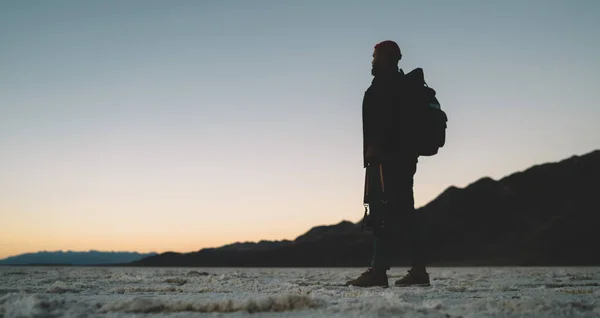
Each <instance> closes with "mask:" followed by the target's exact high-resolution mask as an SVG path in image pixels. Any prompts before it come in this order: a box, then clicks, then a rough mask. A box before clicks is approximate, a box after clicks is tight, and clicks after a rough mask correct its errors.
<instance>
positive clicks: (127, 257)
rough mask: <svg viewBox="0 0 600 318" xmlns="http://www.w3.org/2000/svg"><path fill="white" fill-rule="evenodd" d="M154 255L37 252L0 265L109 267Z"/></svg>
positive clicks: (6, 259) (13, 258)
mask: <svg viewBox="0 0 600 318" xmlns="http://www.w3.org/2000/svg"><path fill="white" fill-rule="evenodd" d="M153 255H156V253H148V254H140V253H130V252H100V251H89V252H72V251H67V252H63V251H57V252H46V251H44V252H37V253H27V254H21V255H17V256H12V257H8V258H5V259H3V260H0V265H109V264H119V263H129V262H133V261H137V260H139V259H142V258H144V257H149V256H153Z"/></svg>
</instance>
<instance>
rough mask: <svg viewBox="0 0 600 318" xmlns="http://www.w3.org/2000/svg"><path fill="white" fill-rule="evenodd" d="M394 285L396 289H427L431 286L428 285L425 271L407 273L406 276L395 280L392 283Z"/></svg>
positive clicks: (427, 276) (427, 275)
mask: <svg viewBox="0 0 600 318" xmlns="http://www.w3.org/2000/svg"><path fill="white" fill-rule="evenodd" d="M394 285H396V286H398V287H410V286H416V287H428V286H431V284H430V283H429V274H427V272H425V271H423V272H414V273H413V272H412V271H408V274H406V275H405V276H404V277H402V278H400V279H399V280H397V281H396V282H395V283H394Z"/></svg>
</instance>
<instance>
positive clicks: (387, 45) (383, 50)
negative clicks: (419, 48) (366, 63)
mask: <svg viewBox="0 0 600 318" xmlns="http://www.w3.org/2000/svg"><path fill="white" fill-rule="evenodd" d="M401 59H402V53H401V52H400V47H398V44H396V42H394V41H389V40H388V41H383V42H381V43H378V44H377V45H375V50H374V51H373V62H371V65H372V67H371V74H372V75H373V76H377V75H379V74H390V73H394V72H397V71H398V62H399V61H400V60H401Z"/></svg>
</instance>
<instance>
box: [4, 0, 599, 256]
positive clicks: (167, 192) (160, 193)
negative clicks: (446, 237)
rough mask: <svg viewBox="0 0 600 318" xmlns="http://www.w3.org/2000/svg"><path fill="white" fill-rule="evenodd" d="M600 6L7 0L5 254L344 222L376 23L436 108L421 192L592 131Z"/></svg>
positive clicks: (137, 245)
mask: <svg viewBox="0 0 600 318" xmlns="http://www.w3.org/2000/svg"><path fill="white" fill-rule="evenodd" d="M599 15H600V2H597V1H592V0H589V1H583V0H582V1H573V2H567V1H537V0H533V1H526V2H523V1H512V0H511V1H502V2H500V1H496V2H483V1H463V0H461V1H447V2H446V1H333V0H332V1H311V0H309V1H274V0H273V1H86V2H81V1H3V2H2V3H1V4H0V43H2V44H3V45H2V47H3V49H2V54H0V153H1V154H2V155H1V156H0V193H1V194H0V220H2V222H1V223H2V224H3V225H4V227H5V230H3V231H1V232H2V234H0V256H3V255H8V254H15V253H19V252H25V251H32V250H39V249H69V248H71V249H79V250H81V249H90V248H93V249H101V250H105V249H129V250H138V251H141V252H145V251H159V252H160V251H164V250H178V251H189V250H196V249H199V248H202V247H206V246H214V245H220V244H225V243H229V242H233V241H244V240H258V239H263V238H264V239H282V238H293V237H295V236H297V235H299V234H301V233H302V232H303V231H305V230H307V229H308V228H310V227H311V226H313V225H317V224H327V223H337V222H339V221H340V220H342V219H347V220H352V221H357V220H358V219H359V218H360V217H361V213H362V186H363V177H364V175H363V173H364V171H363V169H362V140H361V138H362V134H361V118H360V116H361V102H362V96H363V94H364V91H365V90H366V88H367V87H368V85H369V84H370V81H371V79H372V77H371V75H370V67H371V65H370V63H371V54H372V49H373V46H374V45H375V44H376V43H378V42H380V41H382V40H387V39H391V40H394V41H397V42H398V43H399V45H400V47H401V49H402V51H403V60H402V61H401V62H400V67H402V68H403V69H404V70H405V71H409V70H411V69H413V68H415V67H422V68H424V70H425V75H426V79H427V81H428V83H429V84H430V85H431V86H432V87H434V88H435V89H436V90H437V92H438V97H439V100H440V102H441V103H442V107H443V109H445V110H446V112H447V114H448V116H449V123H448V125H449V128H448V131H447V145H446V147H444V148H443V149H442V150H441V152H440V154H439V155H437V156H435V157H431V158H423V159H421V160H420V163H419V167H418V169H419V170H418V172H417V175H416V177H415V199H416V204H417V206H421V205H424V204H426V203H427V202H429V201H430V200H431V199H433V198H434V197H435V196H436V195H437V194H439V193H440V192H441V191H443V189H445V188H446V187H448V186H450V185H457V186H465V185H467V184H469V183H471V182H473V181H475V180H476V179H478V178H480V177H482V176H491V177H494V178H500V177H502V176H505V175H507V174H510V173H512V172H514V171H517V170H522V169H525V168H527V167H529V166H531V165H533V164H537V163H542V162H547V161H554V160H559V159H562V158H565V157H568V156H571V155H573V154H583V153H587V152H590V151H592V150H594V149H598V148H600V134H599V133H598V132H599V130H598V128H597V122H598V118H600V111H599V110H598V100H600V93H599V92H598V90H597V87H598V83H600V76H599V75H598V74H599V73H600V62H599V58H598V57H599V56H600V41H599V37H598V31H599V30H600V20H598V19H597V17H598V16H599ZM33 233H35V235H32V234H33Z"/></svg>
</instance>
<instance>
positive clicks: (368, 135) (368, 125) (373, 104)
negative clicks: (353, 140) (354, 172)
mask: <svg viewBox="0 0 600 318" xmlns="http://www.w3.org/2000/svg"><path fill="white" fill-rule="evenodd" d="M362 110H363V157H364V162H363V166H364V167H366V166H367V163H369V162H370V161H373V160H377V159H379V157H380V156H381V147H382V145H383V139H384V126H385V125H384V121H383V118H382V115H383V114H382V113H381V111H382V110H383V108H382V105H381V103H380V102H379V101H378V100H377V98H375V97H374V96H373V93H372V91H371V89H369V90H367V92H366V93H365V96H364V98H363V107H362Z"/></svg>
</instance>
